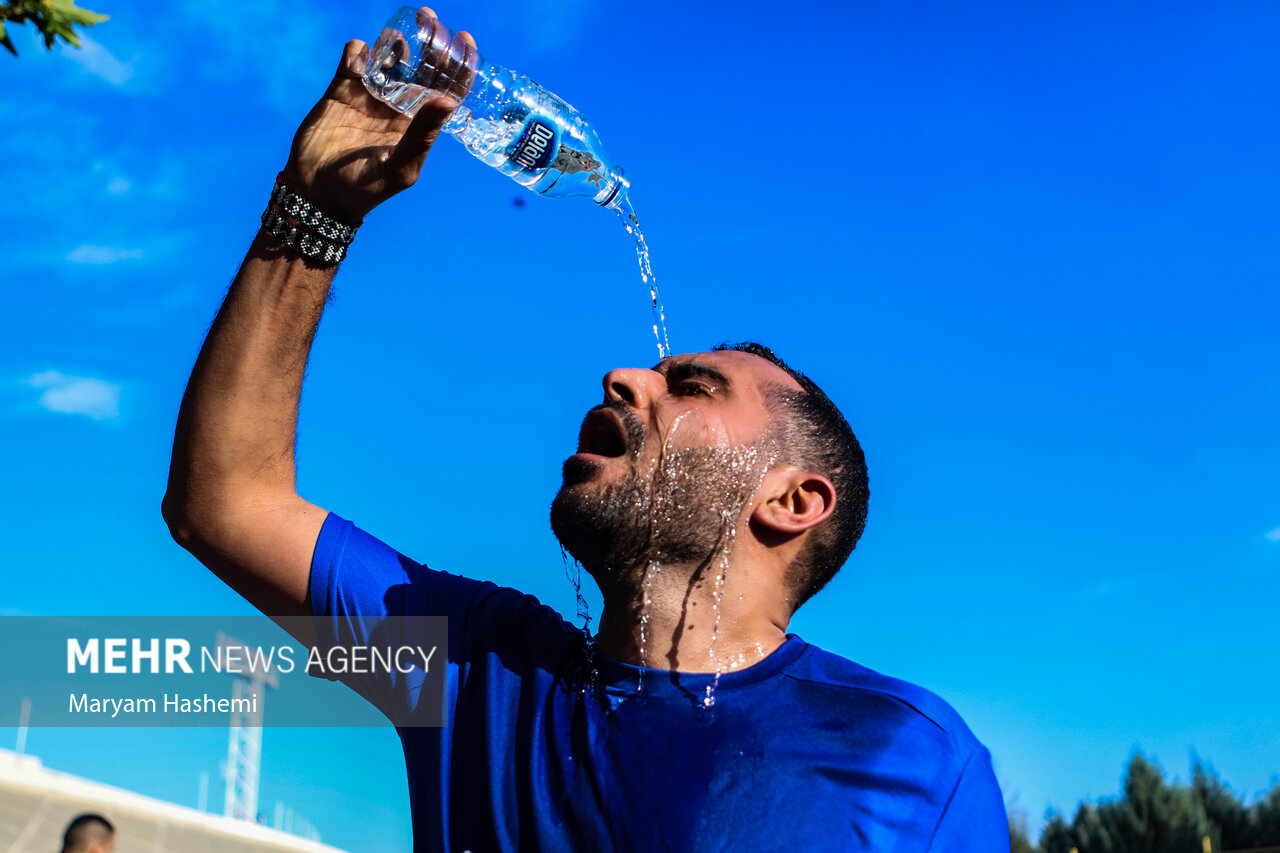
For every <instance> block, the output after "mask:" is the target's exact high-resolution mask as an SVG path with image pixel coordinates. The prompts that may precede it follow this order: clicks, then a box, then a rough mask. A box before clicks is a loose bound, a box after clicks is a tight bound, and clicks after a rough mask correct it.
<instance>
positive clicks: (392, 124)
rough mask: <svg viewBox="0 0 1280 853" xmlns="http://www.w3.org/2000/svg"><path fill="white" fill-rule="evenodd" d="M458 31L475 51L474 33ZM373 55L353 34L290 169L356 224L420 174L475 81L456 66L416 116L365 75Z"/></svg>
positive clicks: (300, 184) (310, 192)
mask: <svg viewBox="0 0 1280 853" xmlns="http://www.w3.org/2000/svg"><path fill="white" fill-rule="evenodd" d="M415 14H416V15H417V16H418V17H419V19H420V20H421V21H423V22H424V23H426V24H428V25H429V24H430V22H433V21H434V20H435V13H434V12H432V11H431V10H430V9H427V8H422V9H419V10H417V11H416V13H415ZM456 38H457V39H458V40H459V42H460V43H461V44H463V45H465V46H466V50H469V51H470V52H471V53H472V54H474V53H475V40H474V39H472V38H471V36H470V34H468V33H459V34H458V35H457V37H456ZM465 53H466V51H464V52H463V55H464V56H465ZM368 56H369V48H368V46H367V45H366V44H365V43H364V42H362V41H358V40H357V41H350V42H347V45H346V47H345V49H344V50H343V54H342V60H341V62H339V64H338V70H337V72H336V73H335V75H334V78H333V81H332V82H331V83H330V84H329V88H328V90H327V91H326V92H325V94H324V97H322V98H321V99H320V101H319V102H318V103H317V104H316V105H315V107H313V108H312V110H311V112H310V113H308V114H307V117H306V118H305V119H304V120H303V122H302V125H301V127H299V128H298V132H297V135H296V136H294V139H293V147H292V150H291V151H290V153H289V160H288V163H287V165H286V166H285V170H284V178H285V181H286V182H287V183H288V184H289V186H290V187H292V188H293V189H294V190H295V191H297V192H299V193H301V194H302V195H304V196H306V197H307V198H308V199H309V200H310V201H311V202H312V203H313V204H315V205H316V206H317V207H319V208H320V209H321V210H323V211H325V212H326V213H328V214H330V215H331V216H333V217H334V218H336V219H339V220H341V221H343V222H346V223H348V224H352V225H354V224H357V223H359V222H360V221H361V220H362V219H363V218H364V216H365V215H366V214H367V213H368V212H369V211H370V210H372V209H373V208H374V207H376V206H377V205H379V204H381V203H382V202H384V201H386V200H387V199H388V198H390V197H391V196H393V195H395V194H396V193H398V192H400V191H402V190H404V189H407V188H408V187H410V186H412V185H413V183H414V182H415V181H416V180H417V179H418V174H419V172H420V171H421V169H422V164H423V162H424V160H425V159H426V156H427V152H428V151H430V149H431V146H432V144H433V143H434V142H435V140H436V137H438V136H439V134H440V129H441V127H442V126H443V125H444V123H445V122H446V121H447V120H448V119H449V117H450V116H451V115H452V114H453V112H454V110H455V109H456V108H457V106H458V99H459V98H460V97H464V96H465V95H466V85H467V81H468V78H467V75H466V74H464V73H461V72H458V71H457V70H456V69H455V77H454V80H453V85H452V86H450V87H448V88H447V89H445V90H444V91H433V92H432V93H430V95H428V96H427V97H424V98H423V99H422V101H421V103H420V104H419V108H418V110H417V112H416V114H415V115H414V116H413V117H412V118H410V117H409V116H406V115H403V114H401V113H399V112H396V111H395V110H392V109H390V108H388V107H387V106H386V105H385V104H383V103H382V102H380V101H379V100H378V99H376V98H374V97H373V96H372V95H370V93H369V91H368V89H367V88H366V87H365V86H364V84H362V83H361V81H360V76H361V74H362V73H363V72H364V71H365V67H366V64H367V62H368ZM435 59H436V60H445V62H444V64H445V67H448V63H447V57H435Z"/></svg>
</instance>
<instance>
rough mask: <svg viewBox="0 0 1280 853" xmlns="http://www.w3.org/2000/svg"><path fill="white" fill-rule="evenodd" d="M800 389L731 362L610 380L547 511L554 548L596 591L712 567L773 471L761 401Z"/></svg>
mask: <svg viewBox="0 0 1280 853" xmlns="http://www.w3.org/2000/svg"><path fill="white" fill-rule="evenodd" d="M773 386H783V387H797V388H798V385H796V384H795V381H794V380H793V379H792V378H791V377H790V376H788V375H787V374H786V373H785V372H784V371H782V370H780V369H778V368H777V367H776V366H775V365H772V364H770V363H769V362H767V361H765V360H764V359H760V358H758V357H756V356H753V355H749V354H746V353H739V352H715V353H699V354H696V355H684V356H676V357H673V358H668V359H664V360H663V361H662V362H661V363H660V364H658V365H657V366H655V367H654V368H652V369H650V370H643V369H628V370H614V371H611V372H610V373H608V374H606V376H605V378H604V388H605V401H604V403H603V404H601V405H600V406H597V407H595V408H594V409H592V410H591V411H590V412H588V414H587V416H586V418H585V419H584V421H583V424H582V429H581V432H580V434H579V442H578V452H577V453H575V454H574V455H573V456H571V457H570V458H569V459H568V460H567V461H566V462H565V465H564V484H563V486H562V487H561V489H560V492H559V494H558V495H556V498H555V501H554V502H553V503H552V508H551V525H552V529H553V530H554V532H555V534H556V536H557V537H558V538H559V539H560V542H561V544H562V545H563V546H564V547H565V548H566V550H568V551H569V553H570V554H572V555H573V556H574V558H575V559H577V560H578V561H579V562H581V563H582V565H583V567H584V568H586V569H587V570H588V571H589V572H591V573H592V574H593V575H594V576H595V577H596V579H597V581H600V582H602V583H605V582H610V581H611V580H619V581H623V582H624V583H625V582H627V581H632V582H634V581H636V580H638V579H639V578H640V575H641V573H642V572H643V570H644V567H645V566H646V565H647V564H649V563H653V562H659V563H661V564H663V565H668V566H670V565H677V564H700V563H704V562H706V561H708V560H710V559H711V558H712V557H713V556H714V555H715V553H716V551H717V548H718V547H719V546H720V544H721V543H722V542H723V540H724V537H725V530H726V526H728V528H729V529H732V528H733V526H734V525H735V524H736V523H737V521H738V519H739V518H740V516H741V513H742V511H743V508H744V506H745V504H746V503H747V501H748V500H749V499H750V498H751V494H752V492H753V491H754V489H755V487H756V486H757V485H758V484H759V482H760V477H761V476H762V475H763V473H764V471H765V470H767V468H768V467H769V465H771V464H772V461H773V458H774V455H775V454H774V453H773V451H772V442H771V439H770V431H771V430H770V424H771V412H770V410H769V407H768V405H767V403H766V401H765V396H764V395H765V392H766V390H767V389H768V388H770V387H773Z"/></svg>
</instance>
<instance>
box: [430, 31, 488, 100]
mask: <svg viewBox="0 0 1280 853" xmlns="http://www.w3.org/2000/svg"><path fill="white" fill-rule="evenodd" d="M479 62H480V52H479V51H478V50H476V40H475V39H473V38H472V37H471V34H470V33H468V32H461V33H458V34H457V35H456V36H454V37H453V41H452V42H451V43H450V45H449V61H448V63H447V64H446V65H445V67H444V69H443V73H442V74H441V76H440V79H438V80H437V81H436V88H437V89H439V90H440V91H441V92H444V93H446V94H448V95H452V96H453V97H455V98H457V99H458V100H459V101H461V100H462V99H464V98H465V97H467V93H469V92H470V91H471V83H472V81H473V80H474V79H475V74H476V66H477V65H478V64H479Z"/></svg>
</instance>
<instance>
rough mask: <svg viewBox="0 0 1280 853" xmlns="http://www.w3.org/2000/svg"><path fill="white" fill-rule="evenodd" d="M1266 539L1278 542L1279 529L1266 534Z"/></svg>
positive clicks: (1279, 540) (1279, 536)
mask: <svg viewBox="0 0 1280 853" xmlns="http://www.w3.org/2000/svg"><path fill="white" fill-rule="evenodd" d="M1267 538H1268V539H1270V540H1271V541H1272V542H1280V527H1277V528H1276V529H1275V530H1272V531H1271V532H1270V533H1268V534H1267Z"/></svg>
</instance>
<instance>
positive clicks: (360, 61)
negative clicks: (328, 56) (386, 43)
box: [333, 39, 369, 78]
mask: <svg viewBox="0 0 1280 853" xmlns="http://www.w3.org/2000/svg"><path fill="white" fill-rule="evenodd" d="M368 61H369V45H367V44H365V43H364V42H362V41H360V39H352V40H351V41H349V42H347V43H346V45H345V46H343V48H342V59H341V61H339V62H338V70H337V72H335V73H334V75H333V76H334V77H346V78H351V77H359V76H360V75H361V74H363V73H364V66H365V64H366V63H367V62H368Z"/></svg>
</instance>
